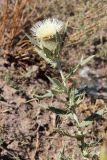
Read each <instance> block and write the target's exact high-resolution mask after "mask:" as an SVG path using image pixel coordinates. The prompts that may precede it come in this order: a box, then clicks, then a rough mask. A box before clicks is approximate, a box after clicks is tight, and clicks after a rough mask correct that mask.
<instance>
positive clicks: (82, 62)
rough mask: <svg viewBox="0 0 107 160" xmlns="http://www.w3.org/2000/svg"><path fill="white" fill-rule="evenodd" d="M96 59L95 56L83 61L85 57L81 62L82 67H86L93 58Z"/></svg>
mask: <svg viewBox="0 0 107 160" xmlns="http://www.w3.org/2000/svg"><path fill="white" fill-rule="evenodd" d="M94 57H95V55H92V56H89V57H88V58H86V59H83V57H82V58H81V60H80V65H81V66H84V65H85V64H87V63H88V62H89V61H91V60H92V59H93V58H94Z"/></svg>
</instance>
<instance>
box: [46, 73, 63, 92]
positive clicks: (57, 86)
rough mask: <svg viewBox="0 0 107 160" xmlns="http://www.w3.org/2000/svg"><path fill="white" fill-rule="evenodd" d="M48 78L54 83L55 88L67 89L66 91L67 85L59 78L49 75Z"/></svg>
mask: <svg viewBox="0 0 107 160" xmlns="http://www.w3.org/2000/svg"><path fill="white" fill-rule="evenodd" d="M47 78H48V79H49V81H50V82H51V83H52V84H53V87H55V88H54V89H58V90H59V91H62V92H63V91H65V92H66V87H65V86H64V85H63V84H62V83H61V82H60V81H59V80H57V79H55V78H53V79H52V78H51V77H48V76H47Z"/></svg>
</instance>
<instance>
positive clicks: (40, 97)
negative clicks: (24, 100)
mask: <svg viewBox="0 0 107 160" xmlns="http://www.w3.org/2000/svg"><path fill="white" fill-rule="evenodd" d="M34 96H35V97H36V98H38V99H43V98H49V97H53V94H52V92H51V91H48V93H46V94H44V95H36V94H35V95H34Z"/></svg>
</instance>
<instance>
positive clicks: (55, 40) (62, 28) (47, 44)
mask: <svg viewBox="0 0 107 160" xmlns="http://www.w3.org/2000/svg"><path fill="white" fill-rule="evenodd" d="M31 33H32V36H28V35H27V36H28V38H29V40H30V41H31V43H32V44H33V46H34V50H35V51H36V53H38V54H39V56H40V57H42V58H43V59H44V60H46V62H47V63H49V64H50V65H51V66H52V67H53V68H54V69H56V70H58V71H59V74H60V76H61V80H59V79H57V78H55V77H54V78H51V77H49V76H48V75H47V78H48V79H49V81H50V82H51V84H52V88H51V90H48V91H47V93H46V94H45V95H36V97H37V98H46V97H53V96H56V95H59V94H62V93H63V94H64V95H65V97H66V100H65V101H62V102H63V103H64V105H65V109H64V113H65V114H66V115H70V117H71V118H72V119H73V121H74V125H75V126H76V127H77V128H78V133H77V134H75V135H72V136H71V137H73V138H76V139H77V140H78V141H81V146H80V147H81V150H82V152H83V154H84V156H87V155H88V154H87V153H86V148H85V146H86V145H84V136H85V135H84V132H83V128H82V127H81V123H80V122H79V119H78V116H77V115H76V107H77V106H78V105H79V104H80V102H81V101H82V100H83V97H84V96H83V95H84V94H83V93H80V92H79V91H78V90H77V89H76V85H75V81H74V80H73V79H72V76H73V75H74V74H75V73H76V72H77V71H78V70H79V68H80V67H82V66H83V65H85V64H86V63H88V62H89V61H90V60H91V59H92V58H93V56H90V57H88V58H86V59H84V58H83V57H81V59H80V62H79V63H78V64H77V65H76V66H75V67H73V68H70V69H69V73H66V74H65V73H64V72H63V70H62V67H61V50H62V48H63V46H64V40H65V37H66V35H67V23H64V22H62V21H60V20H57V19H46V20H43V21H40V22H37V23H36V24H34V25H33V27H32V28H31ZM70 79H72V85H71V86H70V85H68V84H69V80H70ZM58 132H61V133H62V134H64V135H68V136H69V133H67V132H66V133H65V131H64V132H63V130H62V129H60V128H58Z"/></svg>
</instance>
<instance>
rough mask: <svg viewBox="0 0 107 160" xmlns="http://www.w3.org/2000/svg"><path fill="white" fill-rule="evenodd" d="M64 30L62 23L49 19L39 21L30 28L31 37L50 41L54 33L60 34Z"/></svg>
mask: <svg viewBox="0 0 107 160" xmlns="http://www.w3.org/2000/svg"><path fill="white" fill-rule="evenodd" d="M63 28H64V23H63V22H62V21H60V20H58V19H55V18H52V19H51V18H49V19H46V20H43V21H39V22H37V23H36V24H34V26H33V27H32V28H31V31H32V34H33V36H35V37H36V38H37V39H41V40H45V39H51V38H52V37H54V36H55V34H56V32H58V33H59V32H61V31H62V30H63Z"/></svg>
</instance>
